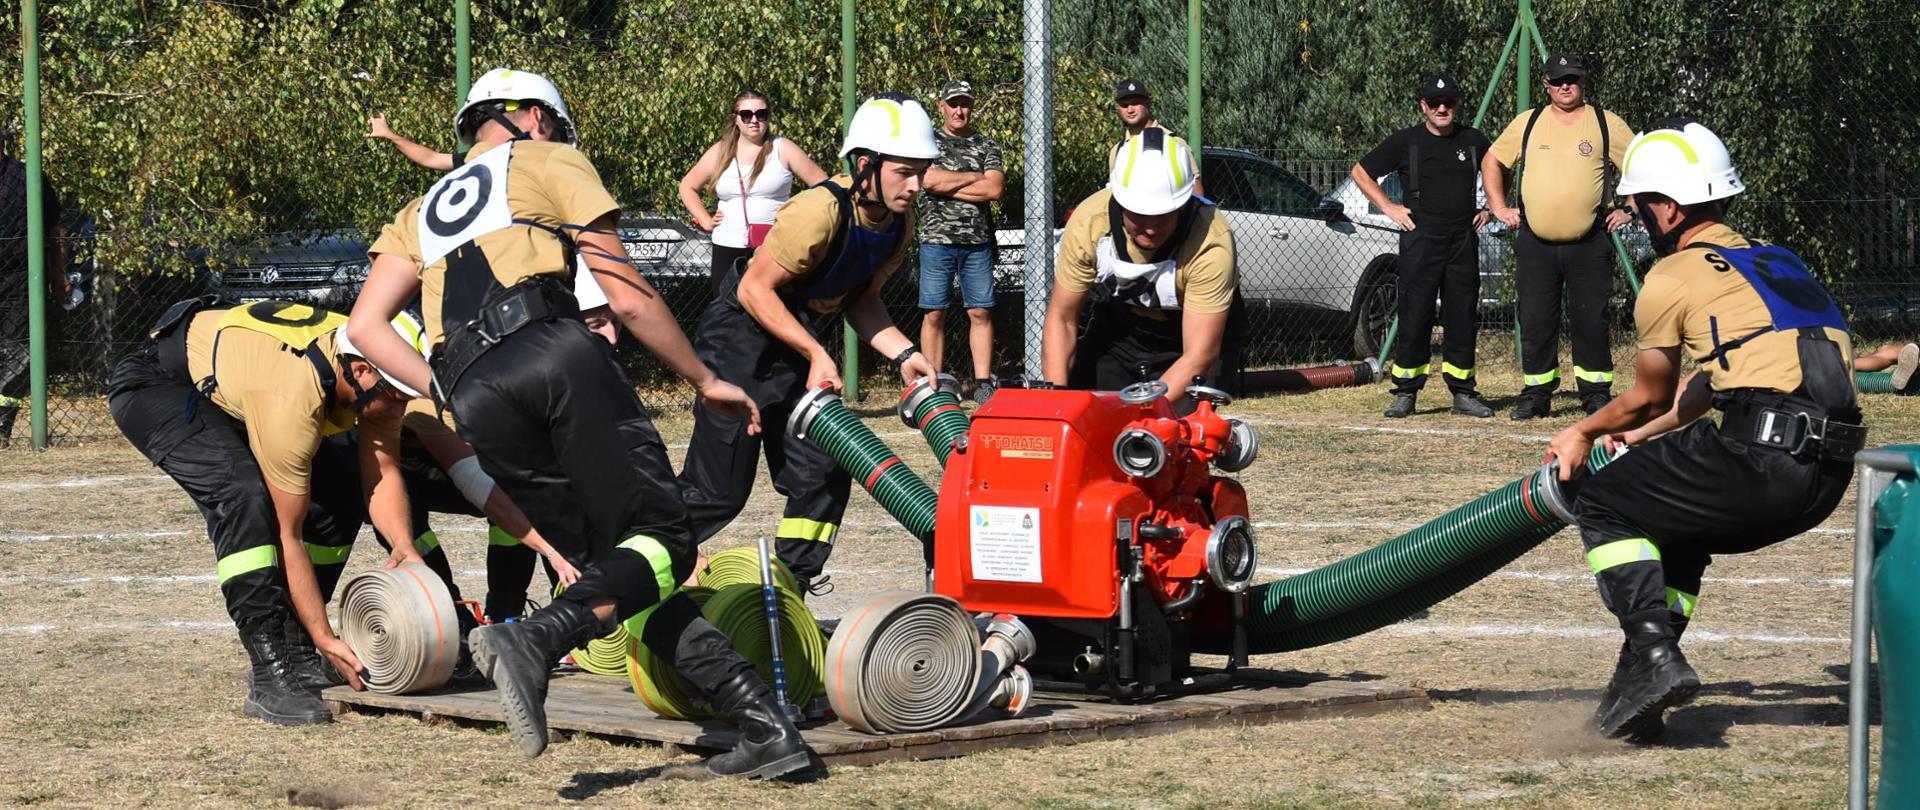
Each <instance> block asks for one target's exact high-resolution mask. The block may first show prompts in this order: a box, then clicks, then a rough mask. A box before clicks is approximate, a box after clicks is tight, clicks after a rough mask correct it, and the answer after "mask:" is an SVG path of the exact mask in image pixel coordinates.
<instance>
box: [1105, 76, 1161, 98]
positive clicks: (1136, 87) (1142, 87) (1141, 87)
mask: <svg viewBox="0 0 1920 810" xmlns="http://www.w3.org/2000/svg"><path fill="white" fill-rule="evenodd" d="M1127 96H1139V97H1141V98H1144V99H1147V100H1148V101H1152V100H1153V94H1152V93H1149V92H1147V83H1146V82H1143V81H1140V80H1139V79H1121V80H1120V81H1118V82H1115V83H1114V85H1113V100H1114V101H1119V100H1120V99H1123V98H1126V97H1127Z"/></svg>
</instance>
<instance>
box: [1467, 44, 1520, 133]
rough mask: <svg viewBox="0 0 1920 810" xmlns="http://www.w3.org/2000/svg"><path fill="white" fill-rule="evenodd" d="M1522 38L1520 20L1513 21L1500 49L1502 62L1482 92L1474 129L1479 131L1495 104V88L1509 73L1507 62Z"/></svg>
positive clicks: (1496, 66)
mask: <svg viewBox="0 0 1920 810" xmlns="http://www.w3.org/2000/svg"><path fill="white" fill-rule="evenodd" d="M1519 38H1520V19H1519V18H1518V17H1516V18H1514V20H1513V27H1512V28H1510V29H1507V44H1506V45H1504V46H1502V47H1501V48H1500V61H1498V62H1495V63H1494V64H1493V75H1492V76H1491V77H1489V79H1488V81H1487V86H1486V89H1484V90H1482V91H1481V92H1480V108H1479V109H1477V110H1474V113H1473V128H1474V129H1479V128H1480V122H1481V121H1484V120H1486V117H1487V108H1488V107H1490V106H1492V104H1493V86H1494V85H1496V84H1499V83H1500V74H1502V73H1505V72H1506V71H1507V60H1508V59H1510V58H1512V56H1513V46H1514V42H1515V41H1516V40H1518V39H1519Z"/></svg>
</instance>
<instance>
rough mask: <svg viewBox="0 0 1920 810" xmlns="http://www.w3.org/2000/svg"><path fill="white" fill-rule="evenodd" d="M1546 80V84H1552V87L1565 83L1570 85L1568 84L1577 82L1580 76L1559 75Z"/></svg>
mask: <svg viewBox="0 0 1920 810" xmlns="http://www.w3.org/2000/svg"><path fill="white" fill-rule="evenodd" d="M1546 82H1547V84H1549V85H1552V86H1554V87H1566V86H1567V85H1570V84H1579V83H1580V77H1579V76H1561V77H1560V78H1558V79H1547V80H1546Z"/></svg>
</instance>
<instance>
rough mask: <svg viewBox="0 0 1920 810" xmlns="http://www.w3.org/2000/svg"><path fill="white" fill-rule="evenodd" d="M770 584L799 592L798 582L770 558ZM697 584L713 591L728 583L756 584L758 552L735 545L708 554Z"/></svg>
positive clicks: (782, 566)
mask: <svg viewBox="0 0 1920 810" xmlns="http://www.w3.org/2000/svg"><path fill="white" fill-rule="evenodd" d="M773 583H774V584H775V585H778V586H780V587H782V588H785V589H787V590H789V591H793V592H794V593H799V592H800V584H799V581H798V580H795V579H794V578H793V572H792V571H789V570H787V566H786V564H785V563H782V562H780V561H779V560H774V561H773ZM700 584H701V586H703V587H707V588H712V589H714V590H716V591H717V590H720V589H721V588H725V587H727V586H729V585H759V584H760V555H759V554H758V553H757V552H755V551H754V550H753V549H752V548H749V547H746V546H739V547H736V548H730V549H727V550H726V551H722V552H720V553H718V554H715V555H713V556H711V557H708V558H707V568H706V570H704V571H701V572H700Z"/></svg>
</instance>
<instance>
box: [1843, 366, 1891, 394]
mask: <svg viewBox="0 0 1920 810" xmlns="http://www.w3.org/2000/svg"><path fill="white" fill-rule="evenodd" d="M1853 387H1854V388H1857V389H1859V390H1860V393H1862V394H1898V393H1900V390H1899V389H1897V388H1894V387H1893V372H1891V371H1856V372H1854V373H1853Z"/></svg>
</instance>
